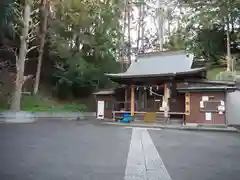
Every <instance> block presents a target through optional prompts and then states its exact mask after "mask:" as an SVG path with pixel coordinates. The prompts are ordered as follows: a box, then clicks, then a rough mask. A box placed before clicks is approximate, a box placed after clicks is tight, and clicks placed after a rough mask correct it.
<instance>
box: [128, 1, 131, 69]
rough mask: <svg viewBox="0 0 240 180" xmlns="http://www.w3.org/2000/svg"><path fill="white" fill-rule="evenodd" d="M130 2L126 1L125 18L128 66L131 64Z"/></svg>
mask: <svg viewBox="0 0 240 180" xmlns="http://www.w3.org/2000/svg"><path fill="white" fill-rule="evenodd" d="M130 11H131V1H130V0H128V1H127V17H128V66H129V65H130V63H131V12H130Z"/></svg>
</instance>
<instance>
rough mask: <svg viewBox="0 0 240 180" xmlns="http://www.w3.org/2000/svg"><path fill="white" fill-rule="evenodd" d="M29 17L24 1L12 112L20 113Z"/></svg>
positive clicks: (27, 6)
mask: <svg viewBox="0 0 240 180" xmlns="http://www.w3.org/2000/svg"><path fill="white" fill-rule="evenodd" d="M30 15H31V8H30V5H29V3H28V1H25V7H24V17H23V24H24V27H23V29H22V34H21V36H20V40H21V45H20V50H19V56H18V58H17V60H16V69H17V72H16V82H15V90H14V93H13V98H12V103H11V110H12V111H15V112H17V111H20V107H21V96H22V87H23V84H24V68H25V58H26V53H27V38H28V31H29V21H30Z"/></svg>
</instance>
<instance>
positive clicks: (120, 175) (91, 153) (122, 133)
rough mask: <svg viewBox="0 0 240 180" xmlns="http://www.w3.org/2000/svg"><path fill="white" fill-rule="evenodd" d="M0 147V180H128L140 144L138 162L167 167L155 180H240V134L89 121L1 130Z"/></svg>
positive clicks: (1, 126)
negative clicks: (162, 177)
mask: <svg viewBox="0 0 240 180" xmlns="http://www.w3.org/2000/svg"><path fill="white" fill-rule="evenodd" d="M133 131H134V132H137V133H135V136H136V137H135V140H134V138H133V137H132V136H133V134H134V133H133ZM139 133H140V134H141V137H138V136H140V135H138V134H139ZM142 136H143V137H142ZM146 136H149V137H147V138H146ZM150 141H151V142H150ZM0 142H1V143H0V180H124V179H125V180H126V179H127V178H126V172H127V169H128V168H129V167H133V166H131V163H133V162H134V161H133V160H134V159H133V156H134V154H135V155H136V154H137V151H138V149H136V148H133V147H132V145H133V144H137V143H138V142H141V143H142V145H143V146H142V147H140V148H143V151H141V152H139V155H138V157H139V158H137V160H138V159H141V158H142V156H144V158H142V159H146V158H150V159H151V158H158V159H156V160H155V162H159V163H163V164H160V165H161V167H163V166H165V167H166V169H165V170H163V171H160V169H159V171H158V173H157V174H156V176H155V177H152V179H153V180H157V179H160V178H159V177H160V175H161V173H165V174H166V173H168V174H169V175H170V177H171V179H172V180H200V179H201V180H239V179H240V153H239V152H240V133H226V132H224V133H220V132H195V131H177V130H176V131H175V130H152V129H143V131H141V130H140V131H136V128H133V129H132V128H124V127H119V126H105V125H101V124H98V123H97V124H96V123H89V122H88V121H84V122H77V121H37V122H35V123H32V124H0ZM148 147H150V148H151V149H148V150H146V149H147V148H148ZM144 148H145V149H144ZM153 149H156V152H158V154H156V153H155V151H154V150H153ZM135 151H136V153H135ZM130 152H131V153H130ZM153 154H154V155H153ZM129 159H133V160H132V161H131V160H130V161H129ZM135 160H136V159H135ZM160 160H161V161H160ZM145 165H146V164H145ZM150 165H151V163H150V164H149V166H150ZM158 165H159V164H157V163H156V164H155V167H157V166H158ZM146 166H148V164H147V165H146ZM159 167H160V166H159ZM134 173H135V174H137V173H138V171H135V172H134ZM131 178H132V179H136V180H138V179H139V180H141V179H142V180H145V179H149V178H148V177H146V176H145V177H144V176H142V177H141V176H132V177H131Z"/></svg>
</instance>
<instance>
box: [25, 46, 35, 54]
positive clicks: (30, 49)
mask: <svg viewBox="0 0 240 180" xmlns="http://www.w3.org/2000/svg"><path fill="white" fill-rule="evenodd" d="M37 47H38V46H32V47H31V48H29V49H28V50H27V53H29V52H30V51H32V50H33V49H36V48H37Z"/></svg>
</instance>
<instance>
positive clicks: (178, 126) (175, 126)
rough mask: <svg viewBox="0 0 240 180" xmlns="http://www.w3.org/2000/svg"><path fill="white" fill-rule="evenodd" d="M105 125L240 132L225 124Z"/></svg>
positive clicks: (110, 123) (140, 123) (108, 123)
mask: <svg viewBox="0 0 240 180" xmlns="http://www.w3.org/2000/svg"><path fill="white" fill-rule="evenodd" d="M102 124H105V125H117V126H127V127H145V128H161V129H176V130H194V131H220V132H240V130H239V129H238V128H235V127H227V126H224V125H181V124H161V123H144V122H139V121H138V122H131V123H120V122H105V121H102Z"/></svg>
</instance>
